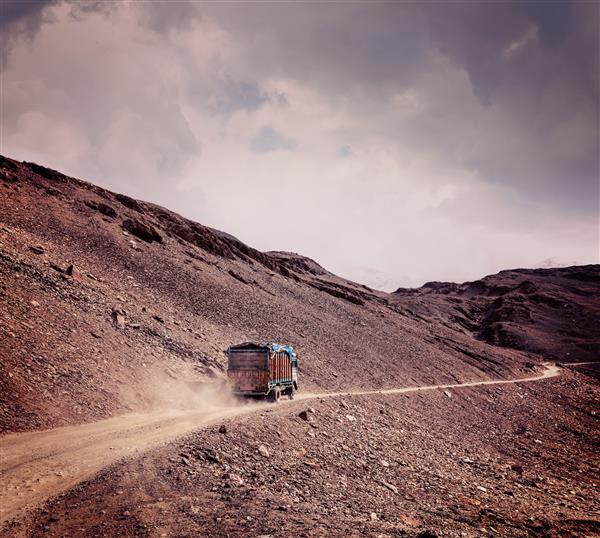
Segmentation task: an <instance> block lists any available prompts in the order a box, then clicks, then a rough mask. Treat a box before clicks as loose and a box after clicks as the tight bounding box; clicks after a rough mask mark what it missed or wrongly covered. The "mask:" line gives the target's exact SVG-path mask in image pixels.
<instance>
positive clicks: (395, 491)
mask: <svg viewBox="0 0 600 538" xmlns="http://www.w3.org/2000/svg"><path fill="white" fill-rule="evenodd" d="M381 483H382V484H383V485H384V486H385V487H386V488H388V489H389V490H390V491H393V492H394V493H398V488H397V487H396V486H394V485H393V484H388V483H387V482H385V481H382V482H381Z"/></svg>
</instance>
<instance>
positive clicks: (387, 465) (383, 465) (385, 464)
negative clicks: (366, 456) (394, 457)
mask: <svg viewBox="0 0 600 538" xmlns="http://www.w3.org/2000/svg"><path fill="white" fill-rule="evenodd" d="M379 463H381V466H382V467H389V466H390V464H389V463H388V462H387V461H385V460H381V461H380V462H379Z"/></svg>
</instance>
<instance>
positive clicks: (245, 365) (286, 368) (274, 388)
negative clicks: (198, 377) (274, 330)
mask: <svg viewBox="0 0 600 538" xmlns="http://www.w3.org/2000/svg"><path fill="white" fill-rule="evenodd" d="M226 353H227V378H228V379H229V382H230V383H231V385H232V387H233V393H234V394H237V395H239V396H248V397H266V398H270V399H271V400H273V401H275V402H277V401H279V398H280V397H281V396H282V395H287V396H288V397H289V398H290V400H291V399H293V397H294V394H295V392H296V391H297V390H298V356H297V355H296V353H295V352H294V350H293V348H292V347H291V346H285V345H281V344H273V343H260V344H259V343H256V342H244V343H243V344H237V345H235V346H230V347H229V348H228V349H227V352H226Z"/></svg>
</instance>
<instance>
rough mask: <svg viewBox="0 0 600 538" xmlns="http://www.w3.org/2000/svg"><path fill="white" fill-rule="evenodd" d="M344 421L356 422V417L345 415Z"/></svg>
mask: <svg viewBox="0 0 600 538" xmlns="http://www.w3.org/2000/svg"><path fill="white" fill-rule="evenodd" d="M346 419H347V420H349V421H350V422H354V421H355V420H356V417H355V416H354V415H346Z"/></svg>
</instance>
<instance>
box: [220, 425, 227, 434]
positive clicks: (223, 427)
mask: <svg viewBox="0 0 600 538" xmlns="http://www.w3.org/2000/svg"><path fill="white" fill-rule="evenodd" d="M219 433H227V426H225V424H221V425H220V426H219Z"/></svg>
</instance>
